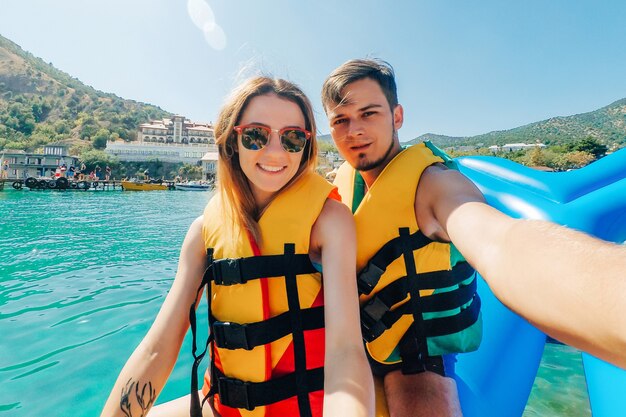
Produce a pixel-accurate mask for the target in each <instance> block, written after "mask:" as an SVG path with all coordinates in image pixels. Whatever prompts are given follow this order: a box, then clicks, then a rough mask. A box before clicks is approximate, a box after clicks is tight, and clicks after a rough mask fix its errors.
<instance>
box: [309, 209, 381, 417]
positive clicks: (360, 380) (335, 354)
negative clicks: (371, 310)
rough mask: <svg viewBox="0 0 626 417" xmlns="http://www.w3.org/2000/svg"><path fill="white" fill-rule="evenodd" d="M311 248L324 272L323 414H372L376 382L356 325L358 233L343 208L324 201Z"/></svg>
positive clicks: (357, 310) (314, 230)
mask: <svg viewBox="0 0 626 417" xmlns="http://www.w3.org/2000/svg"><path fill="white" fill-rule="evenodd" d="M311 247H312V248H314V250H316V249H319V250H320V252H321V256H322V268H323V271H324V308H325V321H326V356H325V360H324V415H328V416H373V415H374V383H373V379H372V373H371V371H370V367H369V364H368V363H367V358H366V357H365V350H364V348H363V342H362V339H361V327H360V324H359V302H358V300H359V298H358V293H357V288H356V232H355V227H354V219H353V217H352V214H351V213H350V211H349V210H348V208H347V207H346V206H345V205H343V204H341V203H339V202H337V201H334V200H327V201H326V203H325V205H324V208H323V210H322V212H321V214H320V216H319V218H318V219H317V222H316V223H315V225H314V226H313V230H312V233H311Z"/></svg>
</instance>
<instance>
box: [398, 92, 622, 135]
mask: <svg viewBox="0 0 626 417" xmlns="http://www.w3.org/2000/svg"><path fill="white" fill-rule="evenodd" d="M588 137H592V138H594V139H597V140H598V141H599V142H601V143H604V144H605V145H609V146H610V145H612V144H618V145H622V146H623V145H626V98H624V99H621V100H618V101H616V102H614V103H612V104H609V105H608V106H606V107H602V108H601V109H598V110H595V111H592V112H589V113H582V114H576V115H573V116H564V117H553V118H551V119H548V120H543V121H541V122H535V123H530V124H528V125H525V126H520V127H516V128H514V129H510V130H499V131H494V132H489V133H485V134H482V135H477V136H468V137H451V136H443V135H435V134H432V133H427V134H425V135H422V136H419V137H417V138H415V139H413V140H411V141H410V142H409V143H415V142H421V141H424V140H430V141H431V142H433V143H434V144H435V145H437V146H441V147H454V146H462V145H476V146H485V147H487V146H491V145H504V144H505V143H519V142H524V143H535V142H538V141H539V142H542V143H545V144H547V145H556V144H567V143H573V142H577V141H579V140H581V139H584V138H588Z"/></svg>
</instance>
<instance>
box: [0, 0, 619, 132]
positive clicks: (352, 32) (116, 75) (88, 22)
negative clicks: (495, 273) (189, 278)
mask: <svg viewBox="0 0 626 417" xmlns="http://www.w3.org/2000/svg"><path fill="white" fill-rule="evenodd" d="M190 10H191V11H192V12H191V13H190ZM192 15H193V18H192ZM202 28H204V31H203V30H202ZM0 34H2V35H3V36H5V37H8V38H9V39H11V40H13V41H14V42H16V43H18V44H19V45H20V46H22V48H24V49H26V50H28V51H30V52H32V53H33V54H34V55H36V56H39V57H41V58H43V59H44V60H45V61H47V62H52V63H53V64H54V65H55V66H56V67H57V68H59V69H61V70H63V71H66V72H68V73H69V74H71V75H73V76H75V77H77V78H78V79H80V80H81V81H83V82H85V83H86V84H89V85H91V86H93V87H95V88H96V89H98V90H102V91H105V92H112V93H115V94H117V95H119V96H121V97H123V98H128V99H134V100H139V101H144V102H148V103H152V104H155V105H158V106H160V107H161V108H163V109H165V110H167V111H169V112H173V113H179V114H183V115H185V116H187V117H189V118H191V119H192V120H198V121H214V120H215V118H216V116H217V113H218V111H219V108H220V105H221V103H222V102H223V100H224V97H225V95H226V94H227V93H228V92H229V91H230V89H231V88H232V87H233V85H234V84H236V83H237V82H238V81H239V80H241V79H242V77H245V76H246V75H253V74H255V73H257V72H259V71H261V72H266V73H268V72H269V73H272V74H273V75H276V76H280V77H287V78H289V79H291V80H292V81H295V82H296V83H298V84H300V85H301V86H302V87H303V89H304V90H305V92H306V93H307V94H308V95H309V96H310V98H311V99H312V101H313V103H314V104H315V107H316V110H317V116H318V125H319V126H320V129H319V130H320V131H321V133H326V132H328V127H327V121H326V118H325V115H324V112H323V110H322V107H321V103H320V99H319V91H320V87H321V85H322V82H323V81H324V79H325V77H326V75H327V74H328V73H329V72H330V71H331V70H333V69H334V68H335V67H336V66H338V65H339V64H341V63H342V62H344V61H346V60H348V59H350V58H358V57H365V56H375V57H379V58H383V59H385V60H387V61H389V62H390V63H391V64H392V65H393V66H394V68H395V70H396V74H397V80H398V87H399V96H400V102H401V103H402V104H403V105H404V108H405V116H406V120H405V125H404V127H403V128H402V129H401V131H400V138H401V140H409V139H412V138H414V137H416V136H418V135H421V134H423V133H427V132H431V133H438V134H445V135H451V136H468V135H475V134H480V133H485V132H488V131H492V130H502V129H509V128H513V127H517V126H521V125H524V124H527V123H531V122H534V121H539V120H543V119H547V118H550V117H554V116H565V115H570V114H576V113H584V112H587V111H591V110H595V109H597V108H600V107H602V106H605V105H607V104H609V103H611V102H613V101H615V100H618V99H620V98H624V97H626V53H625V52H624V51H626V1H621V0H615V1H609V0H606V1H592V0H580V1H579V0H576V1H571V0H524V1H521V0H519V1H502V0H458V1H445V0H431V1H419V0H410V1H409V0H407V1H391V0H360V1H356V0H332V1H331V0H317V1H299V0H276V1H271V0H266V1H261V0H189V1H188V0H54V1H51V0H2V5H1V9H0Z"/></svg>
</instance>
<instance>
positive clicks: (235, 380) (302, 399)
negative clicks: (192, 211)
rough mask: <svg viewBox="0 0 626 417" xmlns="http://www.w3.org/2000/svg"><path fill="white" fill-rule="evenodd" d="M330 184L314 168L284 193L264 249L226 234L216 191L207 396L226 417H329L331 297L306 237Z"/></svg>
mask: <svg viewBox="0 0 626 417" xmlns="http://www.w3.org/2000/svg"><path fill="white" fill-rule="evenodd" d="M331 191H335V190H334V187H333V186H332V185H331V184H329V183H328V182H327V181H326V180H324V179H323V178H321V177H320V176H318V175H317V174H314V173H307V174H305V175H304V176H303V177H302V178H300V179H299V180H298V181H297V182H296V183H294V184H292V185H291V186H290V187H288V188H287V189H285V190H283V191H281V192H280V193H279V194H278V195H277V196H276V198H275V199H274V200H273V201H272V202H271V203H270V204H269V206H268V207H267V208H266V210H265V212H264V213H263V214H262V216H261V218H260V220H259V227H260V235H261V237H262V241H261V242H259V245H258V246H257V245H256V242H254V240H253V239H251V238H250V237H249V236H246V235H244V236H230V235H226V234H225V227H224V224H225V222H226V221H227V219H224V214H223V212H222V209H221V200H220V196H219V195H215V196H214V197H213V198H212V199H211V200H210V201H209V203H208V205H207V207H206V209H205V212H204V225H203V238H204V242H205V247H206V248H207V258H208V259H207V265H208V268H207V271H206V272H205V274H204V278H203V282H204V283H208V284H209V286H210V293H209V297H208V300H209V302H208V303H209V332H210V336H209V342H210V345H209V348H210V356H211V360H210V365H209V369H208V370H207V372H206V374H205V385H204V387H203V393H204V394H205V396H206V397H210V396H213V406H214V407H215V410H216V411H217V412H218V413H219V414H220V415H221V416H223V417H257V416H274V415H281V416H282V415H290V416H306V417H312V416H314V417H317V416H321V415H322V408H323V382H324V368H323V366H324V306H323V305H324V297H323V289H322V277H321V274H320V273H319V272H318V271H317V270H316V269H315V267H314V266H313V264H312V263H311V261H310V259H309V241H310V235H311V228H312V227H313V224H314V223H315V221H316V220H317V217H318V216H319V214H320V212H321V210H322V207H323V205H324V202H325V201H326V199H327V198H328V197H329V193H331ZM335 193H336V191H335ZM190 319H191V321H192V323H191V324H192V332H193V334H194V340H193V343H194V357H195V358H196V361H195V362H194V367H195V368H196V369H197V364H198V363H199V360H201V359H202V354H201V355H196V354H195V342H196V340H195V331H194V328H195V318H191V317H190ZM193 383H194V381H192V394H194V395H195V393H194V387H193ZM196 390H197V387H196ZM206 397H205V398H206ZM196 398H197V397H196ZM198 405H199V404H196V406H195V407H196V412H197V411H198V410H197V406H198ZM193 407H194V406H192V408H193ZM192 411H193V410H192ZM200 413H201V411H200ZM199 415H201V414H199Z"/></svg>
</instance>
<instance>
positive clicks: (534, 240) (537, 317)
mask: <svg viewBox="0 0 626 417" xmlns="http://www.w3.org/2000/svg"><path fill="white" fill-rule="evenodd" d="M322 102H323V105H324V109H325V111H326V114H327V116H328V119H329V122H330V132H331V135H332V137H333V140H334V141H335V144H336V145H337V148H338V150H339V152H340V154H341V155H342V156H343V157H344V158H345V160H346V164H344V166H342V167H341V168H340V170H339V172H338V173H337V179H336V184H337V185H338V187H339V192H340V194H341V195H342V198H343V201H344V203H345V204H347V205H348V206H349V207H351V208H352V210H353V212H355V220H356V224H357V239H358V245H359V248H358V254H357V263H358V265H357V269H358V270H359V271H360V273H359V277H358V281H359V289H360V291H361V294H362V301H364V302H363V303H362V330H363V336H364V339H365V340H366V342H367V343H366V347H367V352H368V357H369V359H370V363H371V364H372V370H373V372H374V374H375V375H376V376H377V377H378V378H379V380H380V379H381V378H382V380H383V387H384V394H385V397H386V400H387V405H388V408H389V413H390V415H391V417H396V416H435V415H436V416H460V415H461V410H460V405H459V401H458V394H457V390H456V385H455V382H454V380H453V379H452V378H450V376H452V375H453V372H454V369H453V365H454V358H453V356H451V355H450V353H452V352H455V351H456V352H461V351H468V350H471V349H473V348H476V342H477V341H476V339H477V338H478V339H479V338H480V329H479V327H480V317H479V315H477V314H476V310H477V309H478V308H479V305H480V303H479V300H478V298H477V297H476V296H475V294H472V289H473V288H475V287H474V283H475V280H473V279H472V277H471V276H470V275H468V272H467V268H460V269H459V268H457V267H458V266H462V265H463V264H464V262H463V259H462V257H461V255H460V254H459V252H460V253H462V254H463V256H464V257H465V258H466V259H467V261H468V262H469V263H471V264H472V265H473V266H474V267H475V268H476V270H477V271H479V272H480V273H481V275H482V276H483V278H485V280H486V281H487V283H488V284H489V285H490V286H491V288H492V290H493V291H494V293H495V295H496V296H497V297H498V298H499V299H500V300H501V301H503V302H504V303H505V304H506V305H507V306H509V307H510V308H512V309H513V310H514V311H516V312H517V313H518V314H521V315H522V316H524V317H526V318H527V319H528V320H530V321H531V322H533V323H534V324H535V325H536V326H537V327H539V328H540V329H541V330H543V331H545V332H546V333H548V334H550V335H552V336H553V337H556V338H558V339H559V340H561V341H563V342H565V343H568V344H570V345H572V346H575V347H579V348H581V349H584V350H586V351H588V352H590V353H592V354H594V355H596V356H598V357H600V358H602V359H605V360H609V361H611V362H613V363H615V364H617V365H618V366H626V353H624V352H626V336H624V335H625V334H626V319H625V318H624V317H625V316H626V314H624V313H625V311H624V303H623V298H624V297H625V296H626V280H625V279H623V274H624V273H623V271H624V268H626V259H625V258H626V256H625V252H626V251H625V250H624V247H620V246H617V245H613V244H609V243H606V242H601V241H598V240H596V239H593V238H590V237H588V236H586V235H584V234H582V233H578V232H574V231H572V230H567V229H565V228H562V227H559V226H556V225H553V224H550V223H548V222H543V221H529V220H515V219H512V218H510V217H508V216H506V215H504V214H503V213H500V212H499V211H497V210H495V209H493V208H491V207H489V206H488V205H487V204H485V202H484V198H483V196H482V194H481V193H480V191H479V190H478V189H477V188H476V187H475V186H474V185H473V184H472V183H471V182H470V181H469V180H468V179H467V178H465V177H464V176H463V175H462V174H460V173H459V172H457V171H454V170H449V169H447V168H446V167H445V166H444V165H443V164H441V162H442V160H441V159H440V158H438V157H437V156H436V155H435V154H434V153H436V150H434V149H433V150H431V149H430V148H429V147H428V146H426V145H424V144H419V145H415V146H413V147H411V148H409V149H407V150H405V151H402V148H401V146H400V142H399V139H398V134H397V131H398V129H400V127H401V126H402V123H403V119H404V113H403V109H402V106H401V105H400V104H398V99H397V93H396V85H395V79H394V73H393V69H392V68H391V66H390V65H389V64H387V63H386V62H384V61H379V60H352V61H348V62H346V63H345V64H343V65H342V66H340V67H339V68H337V69H336V70H335V71H333V72H332V73H331V74H330V76H329V77H328V78H327V79H326V81H325V83H324V86H323V88H322ZM407 196H408V197H407ZM407 198H408V200H407ZM398 242H400V243H398ZM450 242H453V243H454V245H452V244H451V243H450ZM456 248H458V251H457V249H456ZM589 250H594V251H595V252H596V254H597V253H600V254H601V255H600V256H603V258H602V259H609V260H611V262H606V263H602V264H600V263H598V262H597V261H596V262H595V263H594V262H593V259H592V258H591V256H590V255H589ZM385 252H386V253H387V255H385ZM596 254H594V257H595V256H598V255H596ZM407 255H408V256H407ZM385 258H386V259H385ZM401 258H402V259H401ZM433 259H434V261H433ZM529 259H532V260H533V262H528V260H529ZM590 265H591V266H593V267H590ZM446 269H447V270H448V272H449V276H448V275H446ZM456 269H458V271H455V270H456ZM599 270H600V271H602V273H601V274H598V271H599ZM455 272H456V273H455ZM433 274H434V275H435V276H436V277H439V278H441V280H448V281H447V282H448V284H446V285H450V287H448V288H447V289H445V288H438V287H437V286H436V285H435V284H428V285H427V284H423V283H424V282H429V281H433V280H432V279H431V278H432V276H433ZM555 276H561V277H563V276H567V277H568V280H555V279H554V277H555ZM600 277H601V278H600ZM598 279H601V280H602V283H598V282H597V280H598ZM397 283H401V284H400V285H397ZM591 283H593V285H590V284H591ZM429 285H430V286H429ZM443 286H445V285H441V287H443ZM427 288H431V289H434V290H435V291H434V292H433V291H432V290H427ZM448 290H450V292H452V293H454V294H458V295H455V296H454V297H447V298H445V296H442V294H441V293H442V292H445V291H448ZM388 293H389V294H391V295H389V294H388ZM528 294H532V295H533V296H532V297H529V296H528ZM398 295H400V296H398ZM459 300H461V301H464V303H463V304H462V305H460V306H459V305H458V304H459V303H458V301H459ZM440 302H441V303H442V305H447V306H448V307H452V308H453V309H452V310H450V311H451V313H450V315H449V318H450V317H456V318H461V319H459V320H458V323H457V324H458V325H456V324H455V323H454V320H452V319H449V320H447V321H446V320H444V321H442V323H443V324H444V326H440V327H441V328H440V329H438V330H437V331H433V328H435V327H437V326H434V325H431V323H434V322H435V321H436V319H440V318H442V313H441V310H442V309H441V308H439V309H437V304H439V303H440ZM455 302H456V303H455ZM450 303H452V304H450ZM607 309H608V310H609V311H607ZM433 311H435V312H439V313H437V314H435V313H432V312H433ZM468 312H469V313H470V314H469V315H468V314H467V313H468ZM433 314H435V315H434V317H432V316H433ZM468 317H469V319H468ZM433 318H434V319H435V320H433ZM459 329H460V332H461V333H454V331H456V330H459ZM463 332H465V333H463ZM458 334H460V335H461V336H462V337H457V336H458ZM455 335H456V336H455ZM465 336H467V337H465ZM442 337H443V338H444V339H445V338H448V339H450V340H452V342H451V343H447V342H446V343H443V344H439V345H438V344H437V342H438V341H439V340H440V339H441V338H442ZM468 338H469V339H470V343H469V344H465V345H464V344H463V343H461V342H463V340H465V341H467V339H468Z"/></svg>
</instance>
